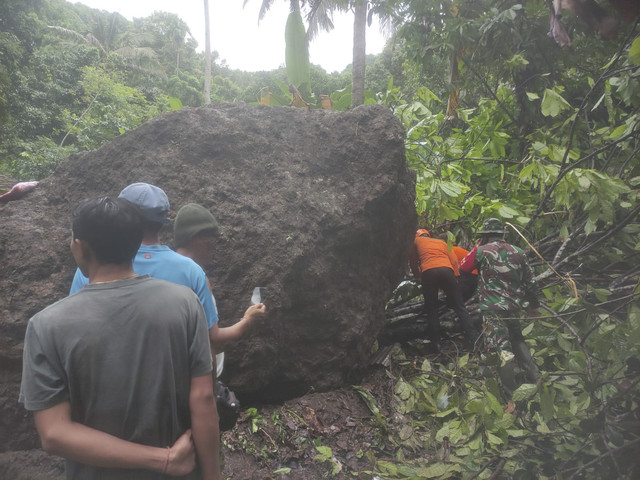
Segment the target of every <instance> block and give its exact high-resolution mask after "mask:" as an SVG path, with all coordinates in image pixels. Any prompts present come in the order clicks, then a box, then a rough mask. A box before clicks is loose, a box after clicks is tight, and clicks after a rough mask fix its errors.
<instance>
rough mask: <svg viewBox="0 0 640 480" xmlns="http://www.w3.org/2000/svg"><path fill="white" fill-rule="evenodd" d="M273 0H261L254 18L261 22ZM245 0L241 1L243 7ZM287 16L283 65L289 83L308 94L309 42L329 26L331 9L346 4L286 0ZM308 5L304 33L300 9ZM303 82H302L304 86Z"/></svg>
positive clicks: (338, 0)
mask: <svg viewBox="0 0 640 480" xmlns="http://www.w3.org/2000/svg"><path fill="white" fill-rule="evenodd" d="M273 1H274V0H262V4H261V6H260V11H259V13H258V21H261V20H262V19H263V18H264V16H265V14H266V13H267V11H269V9H270V8H271V6H272V5H273ZM247 3H248V0H244V4H243V6H246V4H247ZM289 5H290V6H289V11H290V13H289V18H288V19H287V25H286V27H285V38H286V39H287V42H286V52H285V55H286V65H287V77H288V78H289V82H291V83H292V84H294V86H295V85H297V86H298V87H299V86H301V85H302V86H303V88H302V89H301V90H302V93H303V94H306V95H309V94H310V93H311V90H310V86H309V71H310V66H309V51H308V45H309V42H310V41H311V40H312V39H313V38H314V37H315V36H316V35H317V34H318V32H319V31H320V30H326V31H329V30H331V29H333V19H332V14H333V12H334V11H335V10H339V9H340V10H344V9H346V8H347V6H348V2H347V0H289ZM303 7H308V13H306V14H305V18H306V20H307V28H306V32H305V28H304V24H303V23H302V8H303ZM305 84H306V85H305Z"/></svg>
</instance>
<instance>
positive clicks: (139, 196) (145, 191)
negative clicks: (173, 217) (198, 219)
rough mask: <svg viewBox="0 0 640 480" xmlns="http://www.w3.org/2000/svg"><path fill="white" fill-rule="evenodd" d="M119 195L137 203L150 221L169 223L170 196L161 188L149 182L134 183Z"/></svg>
mask: <svg viewBox="0 0 640 480" xmlns="http://www.w3.org/2000/svg"><path fill="white" fill-rule="evenodd" d="M118 197H120V198H124V199H125V200H129V201H130V202H131V203H135V204H136V205H137V206H138V207H139V208H140V210H142V213H143V214H144V216H145V218H146V219H147V220H148V221H150V222H155V223H164V224H166V223H169V197H167V194H166V193H164V190H162V189H161V188H158V187H156V186H155V185H150V184H148V183H132V184H131V185H129V186H127V187H125V188H124V190H122V191H121V192H120V195H118Z"/></svg>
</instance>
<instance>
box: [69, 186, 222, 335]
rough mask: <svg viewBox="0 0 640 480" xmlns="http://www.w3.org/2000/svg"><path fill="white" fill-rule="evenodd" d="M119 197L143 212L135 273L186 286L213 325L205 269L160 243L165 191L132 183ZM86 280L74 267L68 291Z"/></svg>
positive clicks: (165, 219) (214, 317) (165, 218)
mask: <svg viewBox="0 0 640 480" xmlns="http://www.w3.org/2000/svg"><path fill="white" fill-rule="evenodd" d="M119 198H124V199H126V200H129V201H130V202H132V203H135V204H136V205H137V206H138V207H139V208H140V209H141V210H142V213H143V214H144V216H145V224H144V236H143V238H142V244H141V245H140V249H139V250H138V253H137V254H136V256H135V258H134V260H133V270H134V271H135V272H136V273H137V274H138V275H149V276H151V277H153V278H159V279H161V280H167V281H168V282H172V283H177V284H179V285H184V286H185V287H189V288H190V289H191V290H193V291H194V292H195V293H196V295H198V298H199V299H200V303H202V306H203V308H204V312H205V315H206V317H207V325H208V327H209V328H211V327H213V326H214V325H215V324H216V323H218V314H217V312H216V309H215V306H214V303H213V297H212V294H211V291H210V290H209V286H208V285H207V276H206V275H205V273H204V270H202V268H201V267H200V266H199V265H198V264H197V263H195V262H194V261H193V260H191V259H190V258H187V257H185V256H183V255H180V254H179V253H176V252H174V251H173V250H171V249H170V248H169V247H168V246H166V245H161V244H160V229H161V228H162V225H165V224H167V223H169V198H168V197H167V194H166V193H164V191H163V190H162V189H161V188H158V187H156V186H155V185H150V184H148V183H133V184H131V185H129V186H128V187H126V188H125V189H124V190H122V192H120V195H119ZM88 283H89V279H88V278H87V277H85V276H84V275H83V274H82V272H81V271H80V269H78V270H76V274H75V276H74V277H73V283H72V284H71V291H70V292H69V293H70V294H73V293H75V292H77V291H78V290H80V289H81V288H82V287H84V286H85V285H86V284H88Z"/></svg>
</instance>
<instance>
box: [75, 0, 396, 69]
mask: <svg viewBox="0 0 640 480" xmlns="http://www.w3.org/2000/svg"><path fill="white" fill-rule="evenodd" d="M72 3H83V4H84V5H87V6H89V7H92V8H98V9H100V10H106V11H108V12H119V13H120V14H121V15H123V16H124V17H126V18H127V19H129V20H131V19H133V18H134V17H136V18H139V17H146V16H148V15H151V14H152V13H153V12H154V11H163V12H171V13H176V14H177V15H178V16H179V17H180V18H182V20H184V21H185V22H186V23H187V25H189V29H190V30H191V33H192V35H193V36H194V38H195V39H196V41H197V42H198V50H201V51H204V1H203V0H180V1H178V0H80V1H77V2H76V1H73V2H72ZM261 3H262V1H261V0H249V1H248V3H247V6H246V7H245V8H244V9H243V8H242V4H243V0H209V16H210V17H211V19H210V20H211V49H212V50H217V51H218V53H219V54H220V58H222V59H224V60H226V62H227V65H228V66H229V67H230V68H234V69H240V70H245V71H248V72H252V71H260V70H273V69H275V68H278V67H279V66H280V65H284V27H285V23H286V21H287V16H288V14H289V0H276V1H275V2H273V5H272V6H271V9H270V10H269V12H267V14H266V15H265V18H264V19H263V20H262V21H261V22H260V24H258V11H259V9H260V5H261ZM334 24H335V26H336V28H335V29H334V30H333V31H332V32H329V33H321V34H320V35H318V37H317V38H316V39H315V40H314V41H313V42H312V43H311V45H309V56H310V60H311V63H314V64H316V65H320V66H322V67H323V68H324V69H325V70H326V71H327V72H329V73H331V72H333V71H342V70H343V69H344V68H345V67H346V66H347V65H349V64H350V63H351V59H352V55H353V52H352V49H353V14H352V13H350V12H349V13H345V14H340V15H335V16H334ZM384 43H385V39H384V36H383V35H382V34H381V33H380V31H379V27H378V24H377V23H376V22H374V23H373V24H372V26H371V27H369V28H368V29H367V53H368V54H377V53H380V52H381V51H382V49H383V48H384Z"/></svg>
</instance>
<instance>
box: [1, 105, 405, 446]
mask: <svg viewBox="0 0 640 480" xmlns="http://www.w3.org/2000/svg"><path fill="white" fill-rule="evenodd" d="M403 137H404V135H403V129H402V126H401V125H400V123H399V122H398V121H397V120H396V119H395V118H394V116H393V115H392V114H391V113H390V112H389V111H388V110H387V109H385V108H383V107H379V106H364V107H359V108H356V109H354V110H352V111H349V112H330V111H307V110H302V109H296V108H285V107H263V106H258V107H252V106H247V105H243V104H234V105H220V106H215V107H207V108H196V109H183V110H180V111H176V112H172V113H169V114H166V115H162V116H160V117H158V118H155V119H153V120H151V121H149V122H147V123H146V124H144V125H142V126H141V127H140V128H138V129H136V130H135V131H132V132H129V133H126V134H124V135H122V136H120V137H118V138H116V139H114V140H113V141H112V142H110V143H108V144H106V145H104V146H103V147H102V148H100V149H98V150H95V151H92V152H88V153H84V154H79V155H74V156H72V157H70V158H69V159H67V160H65V161H64V162H63V163H62V164H61V165H60V167H59V168H58V169H57V170H56V172H55V173H54V174H53V175H51V176H50V177H48V178H47V179H45V180H44V181H42V182H41V183H40V185H39V186H38V188H37V189H36V190H34V191H33V192H31V193H29V194H28V195H27V197H26V198H24V199H22V200H20V201H15V202H10V203H8V204H6V205H4V206H0V222H1V223H2V228H1V229H0V258H1V263H0V291H1V292H2V295H1V297H0V360H1V362H0V364H1V367H0V368H1V370H2V376H3V377H2V378H3V379H4V380H3V382H4V383H3V385H2V395H3V398H0V403H1V405H2V406H1V407H0V408H1V409H2V411H1V412H0V413H1V415H0V417H1V418H2V420H0V430H1V431H2V432H3V433H2V435H0V436H2V437H4V438H0V450H4V449H19V448H29V446H30V443H32V440H33V436H32V434H29V433H28V430H29V429H28V428H26V427H25V428H22V427H21V425H22V424H24V423H26V418H27V416H26V415H25V413H24V411H23V410H22V409H21V407H20V406H18V405H17V403H16V399H17V393H18V386H19V379H20V368H21V351H22V340H23V336H24V331H25V327H26V323H27V321H28V319H29V317H30V316H31V315H33V314H34V313H36V312H37V311H39V310H40V309H42V308H43V307H45V306H46V305H48V304H50V303H52V302H54V301H56V300H59V299H61V298H63V297H65V296H66V294H67V292H68V289H69V286H70V283H71V279H72V276H73V272H74V269H75V266H74V263H73V259H72V257H71V255H70V253H69V248H68V242H69V237H70V235H69V233H70V229H69V227H70V213H71V211H72V209H73V207H74V206H75V205H76V204H78V203H79V202H80V201H81V200H83V199H85V198H88V197H93V196H98V195H105V194H106V195H113V196H116V195H117V194H118V193H119V192H120V190H121V189H122V188H123V187H124V186H126V185H128V184H130V183H133V182H148V183H152V184H155V185H158V186H160V187H161V188H163V189H164V190H165V191H166V192H167V195H168V196H169V199H170V201H171V205H172V214H171V215H172V217H173V216H175V212H176V211H177V210H178V209H179V208H180V207H181V206H182V205H184V204H186V203H188V202H197V203H201V204H202V205H204V206H205V207H207V208H209V209H210V210H211V211H212V213H213V214H214V215H215V216H216V217H217V219H218V221H219V223H220V225H221V228H222V235H221V237H220V238H219V239H218V240H217V241H216V246H215V255H214V260H213V262H212V264H211V265H207V266H206V270H207V271H208V273H209V276H210V279H211V282H212V285H213V289H214V293H215V296H216V300H217V304H218V309H219V312H220V318H221V325H222V326H225V325H229V324H231V323H233V322H235V321H237V320H238V319H239V318H240V317H241V316H242V314H243V312H244V310H245V309H246V308H247V306H248V305H249V301H250V298H251V293H252V290H253V288H254V287H255V286H261V287H265V298H264V301H265V303H266V305H267V308H268V315H267V317H266V318H265V319H264V320H262V321H260V322H259V323H258V324H256V325H254V327H253V328H252V329H251V331H250V332H248V334H247V335H246V337H245V338H244V339H243V340H241V341H240V342H238V343H237V344H235V345H233V346H232V347H230V348H229V349H228V351H227V352H226V361H225V373H224V379H225V380H226V382H227V383H228V384H229V385H230V387H231V388H232V389H233V390H235V391H236V392H238V393H239V394H240V398H241V400H242V399H243V397H244V399H245V401H252V400H260V401H278V400H283V399H287V398H291V397H294V396H299V395H301V394H304V393H305V392H307V391H309V390H312V389H315V390H327V389H331V388H335V387H338V386H341V385H343V384H345V382H352V381H356V380H357V379H358V376H359V374H360V373H361V372H362V371H363V368H364V367H365V366H366V364H367V360H368V358H369V356H370V354H371V349H372V346H373V344H374V342H375V337H376V334H377V333H378V331H379V330H380V328H381V326H382V324H383V320H384V306H385V302H386V300H387V299H388V298H389V296H390V294H391V292H392V290H393V288H394V287H395V285H396V284H397V283H398V281H399V280H400V279H401V277H402V275H403V272H404V269H405V266H406V259H407V254H408V249H409V248H410V243H411V239H412V235H413V232H414V229H415V224H416V218H415V208H414V174H413V172H412V171H411V170H409V169H408V167H407V165H406V161H405V156H404V145H403ZM163 235H164V240H165V243H169V244H171V237H170V232H169V231H168V232H166V233H164V234H163ZM31 446H33V445H31Z"/></svg>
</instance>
